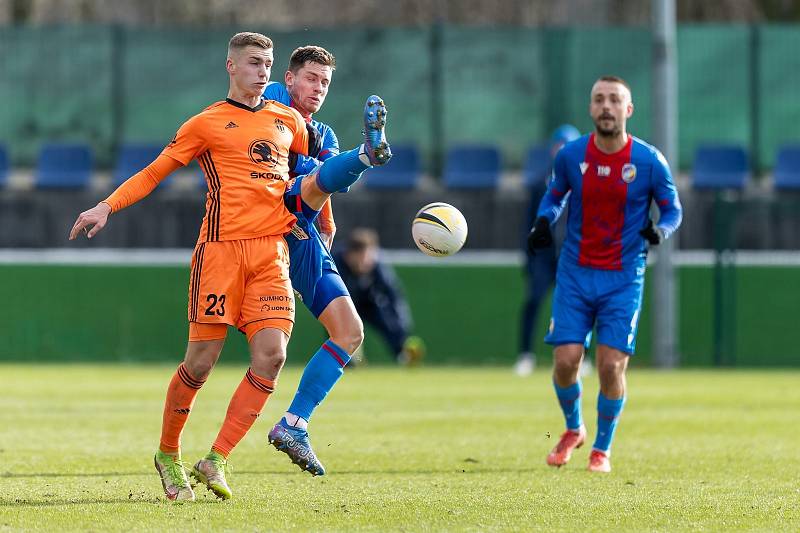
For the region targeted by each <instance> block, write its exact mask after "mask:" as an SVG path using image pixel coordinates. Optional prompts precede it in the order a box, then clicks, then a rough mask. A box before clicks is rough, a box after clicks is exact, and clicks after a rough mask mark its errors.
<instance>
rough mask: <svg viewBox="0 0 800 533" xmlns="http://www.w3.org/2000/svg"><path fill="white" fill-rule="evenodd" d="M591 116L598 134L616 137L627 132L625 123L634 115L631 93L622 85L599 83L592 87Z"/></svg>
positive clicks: (609, 82) (611, 82)
mask: <svg viewBox="0 0 800 533" xmlns="http://www.w3.org/2000/svg"><path fill="white" fill-rule="evenodd" d="M589 114H590V115H591V117H592V120H593V121H594V126H595V130H596V131H597V134H598V135H600V136H603V137H616V136H618V135H620V134H621V133H622V132H623V131H625V122H626V121H627V120H628V117H630V116H631V115H632V114H633V102H631V93H630V91H628V89H627V87H625V86H624V85H623V84H621V83H617V82H613V81H598V82H596V83H595V84H594V86H593V87H592V94H591V101H590V103H589Z"/></svg>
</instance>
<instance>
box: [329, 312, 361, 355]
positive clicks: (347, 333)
mask: <svg viewBox="0 0 800 533" xmlns="http://www.w3.org/2000/svg"><path fill="white" fill-rule="evenodd" d="M354 318H355V319H354V320H352V321H350V322H349V323H348V324H347V325H346V326H345V327H344V328H342V329H341V331H337V332H334V333H332V334H331V340H332V341H333V342H335V343H336V344H337V345H339V346H340V347H341V348H342V349H343V350H344V351H346V352H347V353H349V354H352V353H353V352H355V351H356V350H357V349H358V347H359V346H361V343H362V342H364V323H363V322H362V321H361V319H360V318H358V317H354Z"/></svg>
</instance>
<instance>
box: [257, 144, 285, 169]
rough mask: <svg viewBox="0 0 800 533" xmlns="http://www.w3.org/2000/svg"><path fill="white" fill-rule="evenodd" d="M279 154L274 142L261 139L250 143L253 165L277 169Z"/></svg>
mask: <svg viewBox="0 0 800 533" xmlns="http://www.w3.org/2000/svg"><path fill="white" fill-rule="evenodd" d="M278 154H280V151H279V150H278V147H277V146H276V145H275V143H274V142H272V141H268V140H266V139H259V140H257V141H253V142H251V143H250V160H251V161H252V162H253V163H258V164H263V165H265V166H267V167H268V168H275V167H276V166H278Z"/></svg>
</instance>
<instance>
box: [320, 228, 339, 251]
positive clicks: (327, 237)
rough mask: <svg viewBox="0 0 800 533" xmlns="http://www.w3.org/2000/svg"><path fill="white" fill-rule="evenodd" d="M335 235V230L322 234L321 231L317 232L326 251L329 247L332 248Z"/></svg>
mask: <svg viewBox="0 0 800 533" xmlns="http://www.w3.org/2000/svg"><path fill="white" fill-rule="evenodd" d="M335 234H336V230H333V231H330V232H322V231H320V232H319V236H320V238H321V239H322V242H324V243H325V246H327V247H328V250H330V249H331V247H332V246H333V236H334V235H335Z"/></svg>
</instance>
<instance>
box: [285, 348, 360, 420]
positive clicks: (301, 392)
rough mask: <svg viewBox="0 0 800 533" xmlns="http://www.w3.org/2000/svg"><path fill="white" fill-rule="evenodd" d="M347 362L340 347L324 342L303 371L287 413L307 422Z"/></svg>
mask: <svg viewBox="0 0 800 533" xmlns="http://www.w3.org/2000/svg"><path fill="white" fill-rule="evenodd" d="M349 361H350V355H349V354H348V353H347V352H346V351H344V349H343V348H342V347H341V346H339V345H337V344H336V343H335V342H333V341H332V340H330V339H328V340H327V341H325V342H324V343H323V345H322V347H321V348H320V349H319V350H317V353H315V354H314V356H313V357H312V358H311V360H310V361H309V362H308V364H307V365H306V368H305V370H303V376H302V377H301V378H300V384H299V385H298V386H297V392H296V393H295V395H294V400H292V404H291V405H290V406H289V409H288V412H289V413H291V414H293V415H297V416H299V417H301V418H303V419H305V420H306V421H308V420H309V419H310V418H311V414H312V413H313V412H314V409H316V408H317V406H318V405H319V404H320V403H322V401H323V400H324V399H325V397H326V396H327V395H328V392H330V390H331V389H332V388H333V386H334V385H336V382H337V381H339V378H340V377H342V374H343V373H344V367H345V365H347V363H348V362H349Z"/></svg>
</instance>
